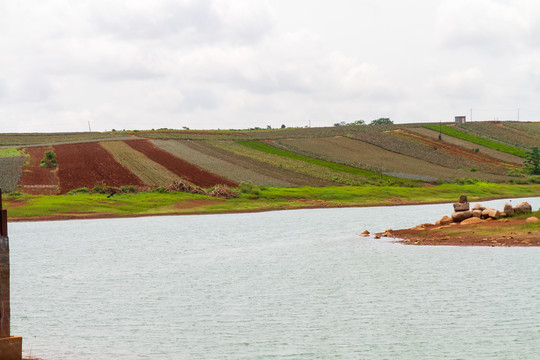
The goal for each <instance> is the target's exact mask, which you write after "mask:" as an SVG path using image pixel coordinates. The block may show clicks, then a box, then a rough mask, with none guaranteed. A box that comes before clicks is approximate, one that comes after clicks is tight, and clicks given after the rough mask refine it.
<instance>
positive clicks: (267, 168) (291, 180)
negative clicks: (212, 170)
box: [187, 141, 333, 186]
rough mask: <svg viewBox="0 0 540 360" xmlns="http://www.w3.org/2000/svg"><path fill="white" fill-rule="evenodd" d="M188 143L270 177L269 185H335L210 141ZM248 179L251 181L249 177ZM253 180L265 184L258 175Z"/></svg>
mask: <svg viewBox="0 0 540 360" xmlns="http://www.w3.org/2000/svg"><path fill="white" fill-rule="evenodd" d="M187 144H188V146H190V147H192V148H194V149H196V150H198V151H200V152H202V153H204V154H208V155H209V156H213V157H216V158H218V159H221V160H224V161H226V162H229V163H232V164H237V165H239V166H241V167H242V168H243V169H247V170H250V171H253V172H254V173H255V174H259V175H262V176H264V177H265V179H269V181H270V183H269V184H268V186H325V185H333V183H332V182H330V181H326V180H323V179H318V178H314V177H311V176H307V175H303V174H299V173H297V172H294V171H290V170H286V169H283V168H280V167H277V166H274V165H270V164H267V163H264V162H260V161H257V160H254V159H252V158H250V157H247V156H243V155H239V154H235V153H233V152H230V151H227V150H224V149H221V148H219V147H216V146H213V145H212V144H211V143H209V141H190V142H188V143H187ZM247 180H248V181H250V180H249V179H247ZM244 181H245V180H244ZM252 182H253V183H254V184H257V185H265V184H264V183H263V182H262V180H261V179H259V178H258V177H254V178H253V181H252ZM280 182H285V184H283V185H279V183H280Z"/></svg>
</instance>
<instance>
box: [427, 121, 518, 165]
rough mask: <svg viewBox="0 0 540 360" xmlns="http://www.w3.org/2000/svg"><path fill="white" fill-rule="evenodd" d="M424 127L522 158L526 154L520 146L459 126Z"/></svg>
mask: <svg viewBox="0 0 540 360" xmlns="http://www.w3.org/2000/svg"><path fill="white" fill-rule="evenodd" d="M424 127H426V128H428V129H431V130H435V131H437V130H439V131H440V132H442V133H443V134H445V135H447V136H453V137H456V138H458V139H462V140H467V141H470V142H472V143H475V144H478V145H483V146H486V147H489V148H491V149H494V150H497V151H502V152H505V153H508V154H512V155H516V156H519V157H522V158H524V157H525V154H526V153H525V151H524V150H522V149H520V148H517V147H515V146H512V145H508V144H506V143H503V142H500V141H496V140H493V139H490V138H487V137H483V136H480V135H474V134H471V133H470V132H467V131H465V130H464V129H463V128H461V127H456V126H446V125H442V126H437V125H425V126H424Z"/></svg>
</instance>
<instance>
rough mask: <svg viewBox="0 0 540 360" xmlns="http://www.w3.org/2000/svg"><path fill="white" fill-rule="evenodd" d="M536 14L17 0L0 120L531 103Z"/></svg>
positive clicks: (45, 127)
mask: <svg viewBox="0 0 540 360" xmlns="http://www.w3.org/2000/svg"><path fill="white" fill-rule="evenodd" d="M539 19H540V5H537V4H536V2H533V1H532V0H517V1H503V0H478V1H474V2H467V1H465V0H452V1H450V0H435V1H432V0H429V1H428V0H415V1H413V2H412V3H407V4H405V3H403V2H399V1H397V0H381V1H377V2H374V1H370V2H367V3H364V2H350V1H346V0H336V1H335V2H332V3H327V2H318V3H313V2H311V1H307V0H297V1H295V2H290V1H278V0H274V1H266V0H241V1H240V0H238V1H229V0H157V1H156V0H154V1H150V0H130V1H127V0H122V1H121V0H117V1H104V0H94V1H79V2H74V1H68V0H51V1H47V2H43V1H38V0H20V1H15V0H7V1H4V2H2V3H0V50H1V51H2V56H0V67H1V68H2V69H4V71H3V72H2V75H0V107H1V108H2V110H3V112H2V113H1V115H0V117H1V118H0V122H1V125H2V128H3V129H6V130H3V131H22V130H25V131H74V130H78V131H80V130H84V129H85V128H86V127H87V124H86V122H87V121H88V120H90V121H91V122H92V123H93V124H95V125H94V126H93V128H94V129H95V130H106V129H110V128H117V129H122V128H126V129H133V128H158V127H180V126H184V125H185V126H189V127H191V128H217V127H220V128H242V127H244V128H246V127H253V126H265V125H266V124H270V125H272V126H280V125H281V124H282V123H286V124H287V125H291V126H294V125H306V124H307V123H308V120H312V124H313V125H319V126H322V125H331V124H333V123H335V122H338V121H342V120H356V119H365V120H368V121H369V120H371V119H374V118H378V117H391V118H393V120H395V121H397V122H407V121H438V120H439V119H441V118H443V119H445V118H446V117H449V116H450V115H452V114H454V113H462V112H463V111H464V110H463V109H465V110H467V109H469V108H471V107H474V106H477V105H476V104H478V103H482V105H483V106H486V105H489V104H498V103H500V102H501V99H505V101H507V102H508V103H509V104H510V103H517V102H520V106H525V104H529V105H528V106H529V107H531V108H534V107H535V104H536V103H537V101H536V98H537V96H538V94H539V92H540V89H539V88H538V85H537V83H538V81H537V79H538V78H539V77H540V70H539V68H538V65H537V64H538V59H539V58H540V47H539V45H540V42H539V40H538V37H537V36H535V35H536V33H538V31H537V30H539V28H538V26H540V25H538V24H540V21H538V20H539ZM524 103H525V104H524ZM516 106H517V105H516ZM6 119H9V121H7V120H6Z"/></svg>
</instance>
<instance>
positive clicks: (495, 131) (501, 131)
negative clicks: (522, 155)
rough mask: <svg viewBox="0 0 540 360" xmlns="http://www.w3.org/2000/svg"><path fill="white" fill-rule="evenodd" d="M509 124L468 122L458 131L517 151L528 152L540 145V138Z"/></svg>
mask: <svg viewBox="0 0 540 360" xmlns="http://www.w3.org/2000/svg"><path fill="white" fill-rule="evenodd" d="M509 124H510V122H498V121H496V122H470V123H466V124H464V125H460V126H459V127H458V128H459V129H460V130H463V131H466V132H468V133H470V134H473V135H476V136H480V137H485V138H488V139H491V140H494V141H498V142H501V143H503V144H507V145H510V146H513V147H516V148H518V149H522V150H529V149H530V148H531V147H532V146H538V145H539V144H540V137H538V136H535V134H534V133H531V132H529V131H524V130H521V129H517V128H515V127H513V126H510V125H509Z"/></svg>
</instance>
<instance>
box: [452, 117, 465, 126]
mask: <svg viewBox="0 0 540 360" xmlns="http://www.w3.org/2000/svg"><path fill="white" fill-rule="evenodd" d="M455 119H456V120H455V121H456V125H461V124H465V123H466V122H467V117H466V116H456V118H455Z"/></svg>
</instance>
